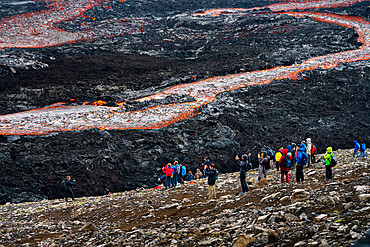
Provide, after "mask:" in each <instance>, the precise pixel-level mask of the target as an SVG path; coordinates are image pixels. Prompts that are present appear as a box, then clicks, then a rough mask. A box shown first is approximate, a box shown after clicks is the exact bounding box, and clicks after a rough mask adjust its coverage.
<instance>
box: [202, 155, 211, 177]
mask: <svg viewBox="0 0 370 247" xmlns="http://www.w3.org/2000/svg"><path fill="white" fill-rule="evenodd" d="M210 164H211V161H210V160H209V159H208V157H204V159H203V163H202V166H203V177H206V166H207V167H209V165H210Z"/></svg>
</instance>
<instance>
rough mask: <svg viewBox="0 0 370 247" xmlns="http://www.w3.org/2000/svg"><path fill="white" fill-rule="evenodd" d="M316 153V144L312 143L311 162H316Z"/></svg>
mask: <svg viewBox="0 0 370 247" xmlns="http://www.w3.org/2000/svg"><path fill="white" fill-rule="evenodd" d="M316 155H317V149H316V146H315V145H312V149H311V159H312V160H311V162H312V163H316Z"/></svg>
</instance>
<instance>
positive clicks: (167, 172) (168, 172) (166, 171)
mask: <svg viewBox="0 0 370 247" xmlns="http://www.w3.org/2000/svg"><path fill="white" fill-rule="evenodd" d="M162 171H163V173H164V175H166V177H171V176H172V171H173V169H172V168H171V167H168V166H167V165H166V166H165V167H163V168H162Z"/></svg>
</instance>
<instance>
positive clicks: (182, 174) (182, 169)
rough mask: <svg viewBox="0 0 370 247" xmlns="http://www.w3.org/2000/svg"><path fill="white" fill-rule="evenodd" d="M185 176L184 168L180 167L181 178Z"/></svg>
mask: <svg viewBox="0 0 370 247" xmlns="http://www.w3.org/2000/svg"><path fill="white" fill-rule="evenodd" d="M185 175H186V167H185V166H181V176H185Z"/></svg>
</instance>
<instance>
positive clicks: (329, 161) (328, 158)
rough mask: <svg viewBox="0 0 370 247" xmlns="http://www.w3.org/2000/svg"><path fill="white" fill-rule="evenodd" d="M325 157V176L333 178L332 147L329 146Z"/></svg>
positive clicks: (327, 178)
mask: <svg viewBox="0 0 370 247" xmlns="http://www.w3.org/2000/svg"><path fill="white" fill-rule="evenodd" d="M324 159H325V169H326V170H325V178H326V180H329V179H332V178H333V172H332V170H331V167H332V159H333V149H332V147H328V148H327V150H326V153H325V155H324Z"/></svg>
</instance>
